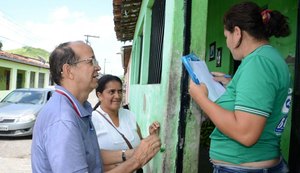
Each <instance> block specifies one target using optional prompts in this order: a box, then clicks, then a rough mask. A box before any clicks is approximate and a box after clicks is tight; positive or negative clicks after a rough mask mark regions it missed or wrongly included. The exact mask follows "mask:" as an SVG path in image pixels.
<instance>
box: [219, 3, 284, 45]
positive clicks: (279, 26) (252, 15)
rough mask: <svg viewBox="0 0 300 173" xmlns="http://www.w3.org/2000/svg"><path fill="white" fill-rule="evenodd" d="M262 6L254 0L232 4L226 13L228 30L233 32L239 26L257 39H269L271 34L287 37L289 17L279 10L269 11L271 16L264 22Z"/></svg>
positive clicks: (225, 21) (225, 24) (225, 19)
mask: <svg viewBox="0 0 300 173" xmlns="http://www.w3.org/2000/svg"><path fill="white" fill-rule="evenodd" d="M263 10H264V9H262V8H260V7H259V6H258V5H257V4H255V3H254V2H242V3H240V4H236V5H234V6H232V7H231V8H230V9H229V10H228V11H227V12H226V13H225V15H224V18H223V22H224V27H225V29H226V30H228V31H230V32H233V30H234V27H235V26H238V27H239V28H240V29H241V30H244V31H246V32H248V33H249V34H250V35H251V36H253V37H254V38H256V39H257V40H268V39H269V38H270V37H271V36H275V37H286V36H288V35H289V34H290V28H289V24H288V22H287V19H288V18H287V17H286V16H284V15H282V14H281V13H280V12H279V11H271V10H270V11H269V12H268V13H269V15H270V18H269V20H268V21H267V22H265V23H264V22H263V19H262V15H261V12H262V11H263Z"/></svg>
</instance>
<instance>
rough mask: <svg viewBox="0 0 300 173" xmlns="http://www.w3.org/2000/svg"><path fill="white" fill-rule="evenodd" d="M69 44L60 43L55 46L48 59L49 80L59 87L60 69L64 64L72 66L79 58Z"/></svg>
mask: <svg viewBox="0 0 300 173" xmlns="http://www.w3.org/2000/svg"><path fill="white" fill-rule="evenodd" d="M70 44H71V42H66V43H62V44H60V45H59V46H57V47H56V48H55V49H54V50H53V51H52V53H51V55H50V57H49V65H50V75H51V80H52V81H53V82H55V83H56V84H57V85H60V82H61V79H62V76H61V72H62V67H63V65H64V64H73V63H74V62H76V60H78V59H79V58H78V57H77V56H76V54H75V52H74V51H73V50H72V48H71V47H70Z"/></svg>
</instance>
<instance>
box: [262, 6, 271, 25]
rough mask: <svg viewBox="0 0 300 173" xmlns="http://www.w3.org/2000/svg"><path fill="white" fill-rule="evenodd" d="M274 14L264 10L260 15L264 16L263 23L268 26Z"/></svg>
mask: <svg viewBox="0 0 300 173" xmlns="http://www.w3.org/2000/svg"><path fill="white" fill-rule="evenodd" d="M271 12H272V10H268V9H267V10H263V11H262V12H261V13H260V14H261V16H262V20H263V23H264V24H267V23H268V22H269V21H270V19H271V14H270V13H271Z"/></svg>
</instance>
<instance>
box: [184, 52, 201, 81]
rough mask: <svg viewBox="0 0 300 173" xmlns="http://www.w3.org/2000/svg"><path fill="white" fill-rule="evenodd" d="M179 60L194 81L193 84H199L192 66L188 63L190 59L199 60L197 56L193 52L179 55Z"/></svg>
mask: <svg viewBox="0 0 300 173" xmlns="http://www.w3.org/2000/svg"><path fill="white" fill-rule="evenodd" d="M181 61H182V63H183V65H184V67H185V69H186V70H187V71H188V73H189V75H190V77H191V79H192V80H193V81H194V82H195V84H197V85H199V84H200V81H199V79H198V77H197V76H196V74H195V73H194V71H193V68H192V67H191V65H190V62H191V61H200V60H199V58H198V57H197V56H196V55H195V54H193V53H190V54H188V55H185V56H183V57H181Z"/></svg>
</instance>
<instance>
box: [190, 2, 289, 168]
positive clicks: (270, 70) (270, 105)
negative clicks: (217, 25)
mask: <svg viewBox="0 0 300 173" xmlns="http://www.w3.org/2000/svg"><path fill="white" fill-rule="evenodd" d="M286 19H287V18H286V17H285V16H283V15H282V14H281V13H280V12H278V11H271V10H262V9H261V8H260V7H259V6H257V5H256V4H255V3H253V2H243V3H240V4H237V5H234V6H233V7H231V8H230V9H229V11H228V12H227V13H226V14H225V15H224V35H225V37H226V44H227V47H228V48H229V50H230V51H231V53H232V55H233V58H234V59H235V60H240V61H242V62H241V65H240V66H239V68H238V70H237V72H236V73H235V75H234V77H233V78H232V80H231V81H230V82H229V83H228V85H227V88H226V92H225V93H224V94H223V95H222V96H221V97H220V98H219V99H218V100H217V101H216V102H215V103H214V102H212V101H210V100H209V99H208V97H207V94H208V91H207V88H206V86H205V84H202V83H201V84H200V85H196V84H195V83H194V82H192V81H191V82H190V89H189V92H190V95H191V96H192V98H193V99H194V100H195V102H196V103H197V104H198V105H199V106H200V107H201V108H202V110H203V111H204V112H205V113H206V114H207V116H208V117H209V118H210V119H211V121H212V122H213V123H214V124H215V125H216V128H215V130H214V131H213V133H212V134H211V136H210V138H211V147H210V158H211V162H212V163H213V166H214V172H215V173H222V172H264V171H268V172H272V173H275V172H276V173H282V172H287V171H288V169H287V166H286V164H285V162H284V160H283V159H282V158H281V153H280V136H281V133H282V131H283V129H284V125H285V122H286V119H287V114H288V110H289V106H290V99H291V98H290V94H291V89H290V75H289V70H288V67H287V65H286V63H285V61H284V60H283V58H282V56H281V55H280V54H279V52H278V51H277V50H276V49H275V48H273V47H272V46H270V45H269V42H268V40H269V38H270V37H271V36H275V37H285V36H288V35H289V34H290V29H289V26H288V23H287V21H286Z"/></svg>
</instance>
